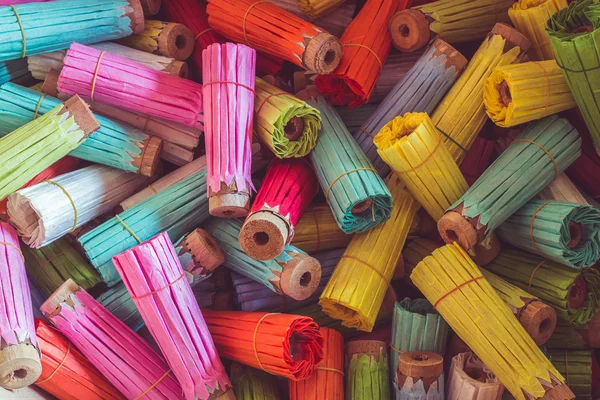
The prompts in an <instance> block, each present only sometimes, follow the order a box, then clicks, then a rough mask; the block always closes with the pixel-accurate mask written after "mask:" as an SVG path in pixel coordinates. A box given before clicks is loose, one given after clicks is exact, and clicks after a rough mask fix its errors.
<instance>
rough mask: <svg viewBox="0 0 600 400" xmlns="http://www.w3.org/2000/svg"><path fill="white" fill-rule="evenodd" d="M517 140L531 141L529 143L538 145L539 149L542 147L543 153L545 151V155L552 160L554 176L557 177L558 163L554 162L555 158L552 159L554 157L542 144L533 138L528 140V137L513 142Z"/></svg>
mask: <svg viewBox="0 0 600 400" xmlns="http://www.w3.org/2000/svg"><path fill="white" fill-rule="evenodd" d="M517 142H526V143H531V144H535V145H536V146H537V147H539V148H540V149H542V151H543V152H544V153H546V155H547V156H548V157H550V160H552V164H554V178H555V179H556V178H558V164H557V163H556V160H555V159H554V157H552V154H550V152H548V150H546V149H545V148H544V146H542V145H541V144H539V143H537V142H534V141H533V140H529V139H517V140H515V141H514V142H513V143H517Z"/></svg>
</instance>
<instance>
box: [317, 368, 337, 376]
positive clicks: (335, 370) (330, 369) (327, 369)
mask: <svg viewBox="0 0 600 400" xmlns="http://www.w3.org/2000/svg"><path fill="white" fill-rule="evenodd" d="M315 369H318V370H321V371H332V372H337V373H338V374H341V375H342V376H344V372H342V371H340V370H339V369H337V368H329V367H317V368H315Z"/></svg>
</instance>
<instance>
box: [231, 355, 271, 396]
mask: <svg viewBox="0 0 600 400" xmlns="http://www.w3.org/2000/svg"><path fill="white" fill-rule="evenodd" d="M230 369H231V372H230V374H229V375H230V377H231V383H233V390H234V392H235V398H236V399H237V400H257V399H260V400H280V398H281V397H280V395H279V384H278V382H277V377H275V376H273V375H270V374H268V373H266V372H264V371H261V370H258V369H254V368H250V367H246V366H245V365H242V364H238V363H233V364H232V365H231V368H230Z"/></svg>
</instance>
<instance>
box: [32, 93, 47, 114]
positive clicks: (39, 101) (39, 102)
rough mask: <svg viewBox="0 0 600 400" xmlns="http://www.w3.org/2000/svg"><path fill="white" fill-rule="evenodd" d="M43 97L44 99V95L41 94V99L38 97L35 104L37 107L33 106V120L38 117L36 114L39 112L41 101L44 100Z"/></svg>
mask: <svg viewBox="0 0 600 400" xmlns="http://www.w3.org/2000/svg"><path fill="white" fill-rule="evenodd" d="M44 97H46V95H45V94H42V97H40V99H39V100H38V102H37V105H36V106H35V112H34V113H33V119H36V118H37V117H38V113H39V112H40V106H41V105H42V100H44Z"/></svg>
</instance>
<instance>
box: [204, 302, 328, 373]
mask: <svg viewBox="0 0 600 400" xmlns="http://www.w3.org/2000/svg"><path fill="white" fill-rule="evenodd" d="M202 314H203V315H204V319H205V320H206V324H207V325H208V329H209V330H210V334H211V335H212V338H213V340H214V342H215V345H216V346H217V351H218V352H219V355H220V356H221V357H223V358H226V359H228V360H232V361H237V362H239V363H241V364H244V365H248V366H250V367H252V368H257V369H261V370H263V371H265V372H268V373H269V374H272V375H277V376H283V377H285V378H287V379H290V380H293V381H297V380H302V379H307V378H308V377H310V376H311V375H312V373H313V372H314V371H315V367H316V366H317V365H319V363H320V362H321V361H322V360H323V336H322V335H321V333H320V332H319V327H318V326H317V324H316V323H315V322H313V320H312V319H310V318H308V317H302V316H299V315H289V314H279V313H250V312H243V311H213V310H207V309H203V310H202Z"/></svg>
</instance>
